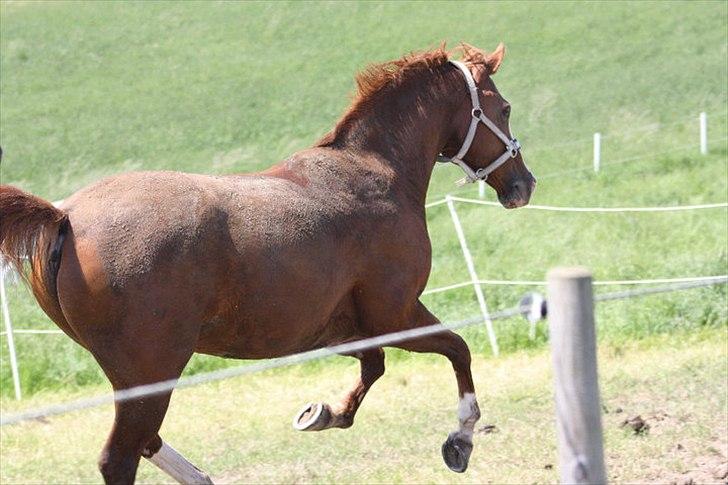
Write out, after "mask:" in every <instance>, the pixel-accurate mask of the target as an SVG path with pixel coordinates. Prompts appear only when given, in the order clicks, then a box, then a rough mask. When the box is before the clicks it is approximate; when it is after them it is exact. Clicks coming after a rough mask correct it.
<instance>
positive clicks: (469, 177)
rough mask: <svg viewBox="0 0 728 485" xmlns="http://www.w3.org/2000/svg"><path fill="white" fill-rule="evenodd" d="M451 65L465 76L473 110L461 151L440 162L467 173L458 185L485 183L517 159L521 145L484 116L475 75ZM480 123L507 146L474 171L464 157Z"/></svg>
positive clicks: (454, 62)
mask: <svg viewBox="0 0 728 485" xmlns="http://www.w3.org/2000/svg"><path fill="white" fill-rule="evenodd" d="M450 63H451V64H453V65H454V66H455V67H457V68H458V69H459V70H460V72H462V73H463V76H465V82H466V83H467V85H468V92H469V93H470V102H471V104H472V106H473V109H472V110H471V111H470V115H471V119H470V126H469V127H468V133H467V135H465V140H463V144H462V146H461V147H460V150H458V152H457V153H456V154H455V156H454V157H452V158H447V157H442V156H441V157H440V158H439V159H438V160H440V161H446V162H452V163H454V164H455V165H457V166H458V167H460V168H461V169H462V170H463V172H465V178H463V179H462V180H460V181H458V185H463V184H466V183H470V182H475V181H476V180H483V181H485V180H486V179H487V178H488V175H490V174H491V173H493V172H494V171H495V170H497V169H498V167H500V166H501V165H503V164H504V163H506V162H507V161H508V160H510V159H511V158H516V156H517V155H518V152H519V150H520V149H521V144H520V143H518V140H516V139H515V138H509V137H508V136H506V134H505V133H503V132H502V131H501V130H500V128H498V127H497V126H496V125H495V123H493V122H492V121H491V120H490V119H489V118H488V117H487V116H485V114H483V110H482V109H481V107H480V99H479V97H478V86H476V84H475V79H473V75H472V74H471V73H470V69H468V67H467V66H466V65H465V64H463V63H462V62H459V61H450ZM479 123H483V124H484V125H485V126H487V127H488V129H490V131H492V132H493V133H494V134H495V136H497V137H498V138H499V139H500V140H501V141H502V142H503V144H504V145H505V146H506V151H505V152H503V154H502V155H501V156H500V157H498V158H497V159H496V160H495V161H493V162H492V163H490V164H489V165H488V166H487V167H484V168H480V169H478V170H473V169H472V168H470V166H469V165H468V164H467V163H465V161H464V160H463V157H464V156H465V154H466V153H468V150H470V146H471V145H472V144H473V139H474V138H475V132H476V131H477V130H478V124H479Z"/></svg>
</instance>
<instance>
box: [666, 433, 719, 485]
mask: <svg viewBox="0 0 728 485" xmlns="http://www.w3.org/2000/svg"><path fill="white" fill-rule="evenodd" d="M727 445H728V444H727V443H725V442H718V441H716V442H715V443H713V444H712V445H711V446H708V447H707V450H706V451H707V452H708V453H707V454H702V455H700V456H698V457H697V458H695V460H694V462H693V466H692V467H691V468H690V469H689V470H687V471H686V472H684V473H681V474H675V473H672V474H665V475H664V477H659V480H660V481H663V480H664V481H665V483H670V484H671V485H697V484H702V483H711V484H712V483H719V484H723V485H728V454H727V453H728V446H727ZM675 449H676V450H680V447H679V446H676V447H675ZM681 451H682V450H681Z"/></svg>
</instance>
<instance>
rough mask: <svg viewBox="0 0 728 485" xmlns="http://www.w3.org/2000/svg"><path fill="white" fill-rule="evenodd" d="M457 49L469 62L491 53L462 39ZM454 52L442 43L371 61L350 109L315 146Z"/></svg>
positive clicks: (360, 77)
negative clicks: (392, 90) (384, 93)
mask: <svg viewBox="0 0 728 485" xmlns="http://www.w3.org/2000/svg"><path fill="white" fill-rule="evenodd" d="M455 51H458V52H460V53H461V54H462V61H463V62H466V63H468V64H484V63H485V62H486V61H487V57H488V56H487V54H486V53H485V52H484V51H482V50H480V49H478V48H477V47H473V46H471V45H468V44H465V43H462V44H460V46H458V47H457V48H456V49H455ZM451 54H452V52H448V51H447V50H446V49H445V44H442V45H441V46H440V47H438V48H436V49H432V50H429V51H424V52H412V53H410V54H407V55H405V56H403V57H402V58H400V59H396V60H393V61H387V62H382V63H380V64H371V65H369V66H367V67H366V68H365V69H364V70H363V71H361V72H360V73H358V74H357V76H356V86H357V91H356V94H355V96H354V99H353V101H352V103H351V106H349V108H348V109H347V110H346V112H345V113H344V115H343V116H342V117H341V119H340V120H339V122H338V123H337V124H336V127H334V129H333V130H331V131H330V132H328V133H327V134H326V135H324V136H323V137H322V138H321V139H320V140H319V141H318V142H317V143H316V144H315V145H314V146H318V147H323V146H330V145H331V144H332V143H333V142H334V140H335V139H336V136H337V135H338V134H339V133H340V132H341V130H342V129H343V128H344V127H345V126H347V125H348V124H350V123H351V122H352V121H354V120H356V119H357V118H358V117H359V115H360V114H361V113H362V112H363V111H364V110H365V109H366V108H367V106H369V105H370V104H371V101H372V100H373V99H374V98H376V97H378V96H379V95H380V94H381V93H383V92H385V91H388V90H389V89H392V88H394V87H397V86H400V85H402V84H404V83H406V82H409V81H411V80H412V79H413V78H418V77H420V76H422V75H424V74H431V73H432V72H433V71H435V70H436V69H437V68H439V67H441V66H443V65H444V64H447V62H448V61H449V60H450V57H451Z"/></svg>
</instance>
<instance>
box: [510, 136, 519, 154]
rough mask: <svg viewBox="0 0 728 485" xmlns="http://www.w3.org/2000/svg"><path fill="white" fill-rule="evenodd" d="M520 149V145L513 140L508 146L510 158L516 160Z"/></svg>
mask: <svg viewBox="0 0 728 485" xmlns="http://www.w3.org/2000/svg"><path fill="white" fill-rule="evenodd" d="M520 149H521V144H520V143H518V140H516V139H515V138H514V139H513V140H511V144H510V145H509V146H508V152H509V153H510V154H511V158H516V155H518V151H519V150H520Z"/></svg>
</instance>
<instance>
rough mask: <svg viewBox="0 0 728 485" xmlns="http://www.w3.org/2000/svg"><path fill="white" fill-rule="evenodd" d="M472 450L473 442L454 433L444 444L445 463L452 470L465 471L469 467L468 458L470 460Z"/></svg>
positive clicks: (443, 456)
mask: <svg viewBox="0 0 728 485" xmlns="http://www.w3.org/2000/svg"><path fill="white" fill-rule="evenodd" d="M472 451H473V443H471V442H470V441H466V440H464V439H463V438H461V437H460V435H458V434H455V433H453V434H451V435H450V436H448V437H447V441H445V442H444V443H443V444H442V459H443V460H445V464H446V465H447V467H448V468H449V469H450V470H452V471H454V472H456V473H463V472H464V471H465V470H467V469H468V460H470V453H471V452H472Z"/></svg>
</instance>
